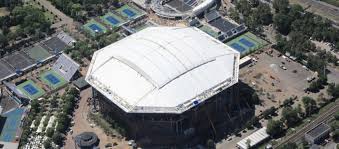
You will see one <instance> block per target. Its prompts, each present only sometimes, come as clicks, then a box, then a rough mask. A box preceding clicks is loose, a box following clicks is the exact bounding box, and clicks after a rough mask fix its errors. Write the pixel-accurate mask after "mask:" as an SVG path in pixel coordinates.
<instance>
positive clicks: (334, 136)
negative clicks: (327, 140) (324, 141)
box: [332, 129, 339, 142]
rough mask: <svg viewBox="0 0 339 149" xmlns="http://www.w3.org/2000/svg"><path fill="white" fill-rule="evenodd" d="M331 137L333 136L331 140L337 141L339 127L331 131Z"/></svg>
mask: <svg viewBox="0 0 339 149" xmlns="http://www.w3.org/2000/svg"><path fill="white" fill-rule="evenodd" d="M332 138H333V140H335V141H336V142H338V141H339V129H336V130H335V131H333V135H332Z"/></svg>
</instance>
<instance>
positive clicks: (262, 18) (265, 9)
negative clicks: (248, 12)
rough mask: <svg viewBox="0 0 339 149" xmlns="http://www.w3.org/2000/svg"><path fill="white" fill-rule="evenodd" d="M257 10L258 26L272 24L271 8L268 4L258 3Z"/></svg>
mask: <svg viewBox="0 0 339 149" xmlns="http://www.w3.org/2000/svg"><path fill="white" fill-rule="evenodd" d="M257 10H258V12H259V13H258V19H259V22H260V24H263V25H268V24H271V23H272V13H271V7H270V6H269V5H268V4H265V3H259V5H258V8H257Z"/></svg>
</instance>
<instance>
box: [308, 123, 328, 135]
mask: <svg viewBox="0 0 339 149" xmlns="http://www.w3.org/2000/svg"><path fill="white" fill-rule="evenodd" d="M330 129H331V127H330V126H328V125H326V124H324V123H320V124H319V125H317V126H316V127H314V128H313V129H311V130H310V131H308V132H306V134H307V135H309V136H311V137H313V138H316V137H318V136H320V135H321V134H323V133H326V132H328V131H330Z"/></svg>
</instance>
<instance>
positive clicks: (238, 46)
mask: <svg viewBox="0 0 339 149" xmlns="http://www.w3.org/2000/svg"><path fill="white" fill-rule="evenodd" d="M231 47H232V48H234V49H236V50H237V51H239V52H240V53H243V52H245V51H246V49H245V48H244V47H242V46H241V45H239V44H237V43H232V44H231Z"/></svg>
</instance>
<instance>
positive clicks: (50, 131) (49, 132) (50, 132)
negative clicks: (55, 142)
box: [46, 127, 54, 138]
mask: <svg viewBox="0 0 339 149" xmlns="http://www.w3.org/2000/svg"><path fill="white" fill-rule="evenodd" d="M53 134H54V129H53V128H51V127H50V128H48V129H47V130H46V136H47V137H50V138H51V137H52V136H53Z"/></svg>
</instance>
